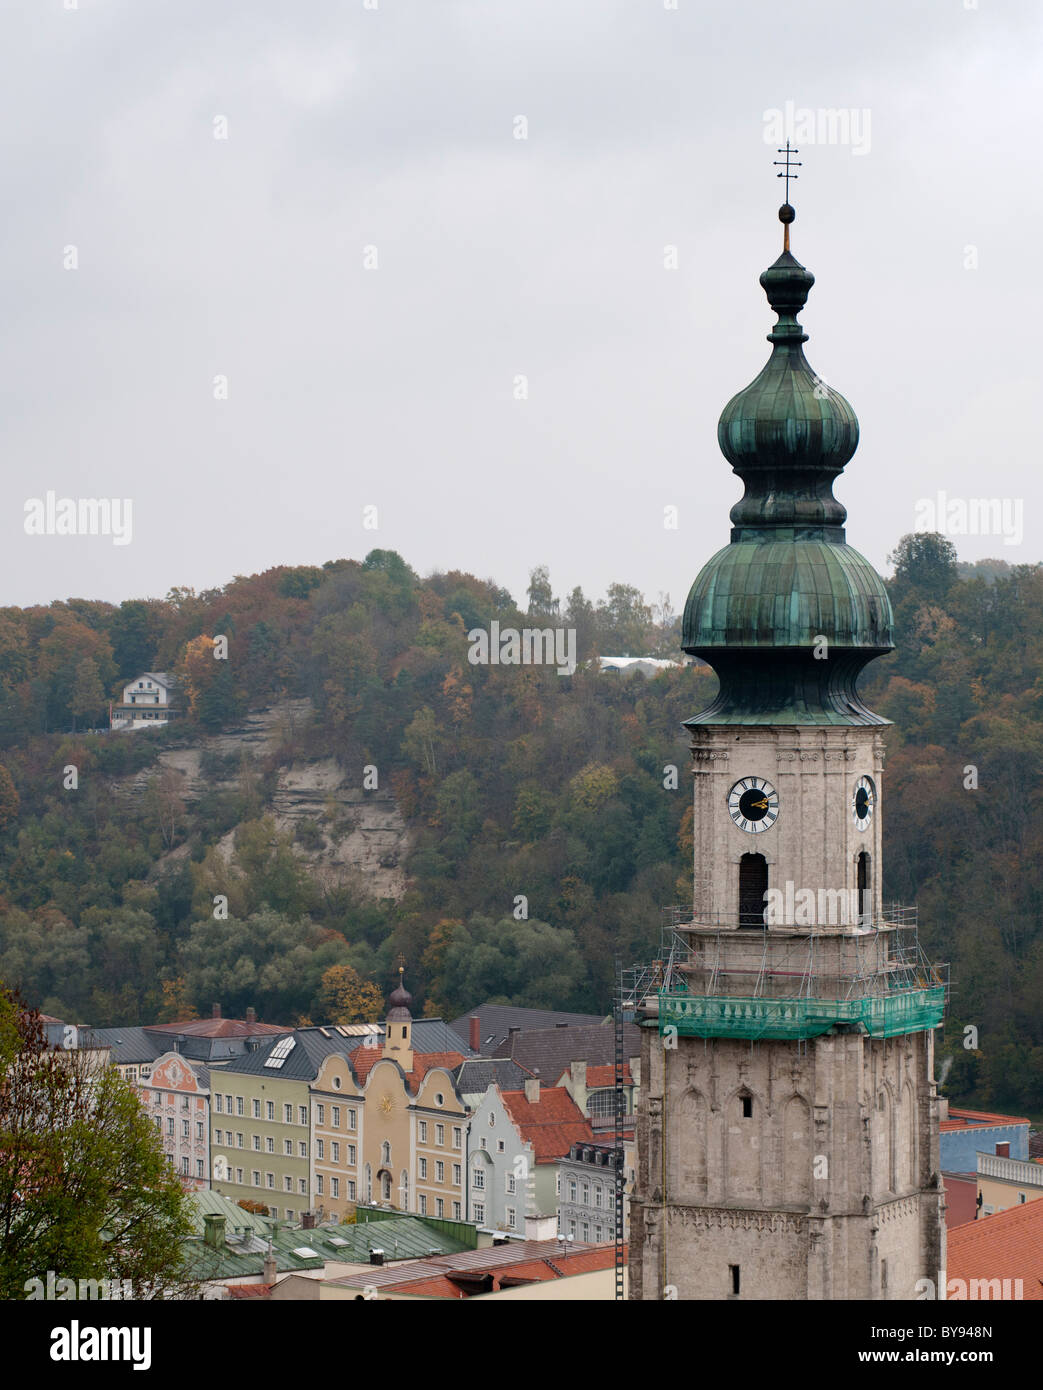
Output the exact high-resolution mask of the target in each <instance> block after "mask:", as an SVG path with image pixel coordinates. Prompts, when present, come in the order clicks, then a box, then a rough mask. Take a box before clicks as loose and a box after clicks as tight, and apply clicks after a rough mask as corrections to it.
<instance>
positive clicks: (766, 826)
mask: <svg viewBox="0 0 1043 1390" xmlns="http://www.w3.org/2000/svg"><path fill="white" fill-rule="evenodd" d="M728 814H729V815H730V816H731V818H732V820H733V821H734V822H735V824H736V825H737V826H738V827H739V829H740V830H745V831H746V832H747V833H748V834H750V835H759V834H760V833H761V832H762V831H764V830H770V829H771V827H772V826H773V825H774V824H775V822H776V821H777V820H778V818H779V794H778V792H777V791H776V790H775V788H774V787H773V786H772V785H771V783H770V782H766V781H765V780H764V778H763V777H744V778H743V779H742V781H741V782H736V784H735V786H734V787H732V789H731V791H730V792H729V793H728Z"/></svg>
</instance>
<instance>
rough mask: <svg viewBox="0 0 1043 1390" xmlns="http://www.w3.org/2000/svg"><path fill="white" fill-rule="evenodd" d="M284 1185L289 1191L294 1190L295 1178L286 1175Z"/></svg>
mask: <svg viewBox="0 0 1043 1390" xmlns="http://www.w3.org/2000/svg"><path fill="white" fill-rule="evenodd" d="M282 1185H283V1187H284V1188H285V1189H286V1191H287V1192H292V1191H293V1179H292V1178H291V1177H284V1178H283V1180H282Z"/></svg>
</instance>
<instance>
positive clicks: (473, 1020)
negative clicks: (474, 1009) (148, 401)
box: [467, 1014, 482, 1052]
mask: <svg viewBox="0 0 1043 1390" xmlns="http://www.w3.org/2000/svg"><path fill="white" fill-rule="evenodd" d="M467 1021H468V1023H469V1024H470V1032H471V1036H470V1043H471V1051H472V1052H480V1051H481V1049H482V1021H481V1019H480V1018H479V1017H478V1015H477V1014H472V1015H471V1017H470V1018H469V1019H468V1020H467Z"/></svg>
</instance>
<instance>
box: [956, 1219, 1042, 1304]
mask: <svg viewBox="0 0 1043 1390" xmlns="http://www.w3.org/2000/svg"><path fill="white" fill-rule="evenodd" d="M946 1239H947V1255H946V1270H947V1274H948V1277H949V1279H962V1280H964V1281H965V1282H966V1284H967V1285H968V1291H969V1286H970V1281H971V1280H972V1279H1010V1280H1014V1279H1020V1280H1022V1285H1023V1291H1022V1294H1021V1297H1023V1298H1024V1299H1026V1300H1028V1299H1032V1300H1035V1301H1041V1300H1043V1198H1037V1199H1036V1200H1035V1201H1033V1202H1026V1203H1025V1204H1024V1205H1023V1206H1016V1207H1008V1208H1007V1210H1006V1211H999V1212H997V1213H996V1214H995V1215H994V1216H983V1217H979V1219H978V1220H977V1221H968V1222H967V1224H966V1225H964V1226H953V1227H951V1229H950V1230H949V1232H948V1235H947V1238H946ZM966 1292H967V1291H965V1296H966ZM947 1297H949V1298H952V1297H953V1295H952V1294H951V1293H949V1294H947Z"/></svg>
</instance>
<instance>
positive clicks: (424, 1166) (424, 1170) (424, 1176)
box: [417, 1158, 427, 1181]
mask: <svg viewBox="0 0 1043 1390" xmlns="http://www.w3.org/2000/svg"><path fill="white" fill-rule="evenodd" d="M417 1162H418V1163H419V1164H420V1177H421V1179H423V1180H425V1181H426V1179H427V1159H426V1158H420V1159H418V1160H417Z"/></svg>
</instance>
